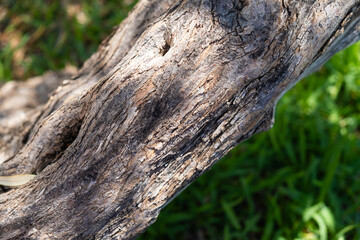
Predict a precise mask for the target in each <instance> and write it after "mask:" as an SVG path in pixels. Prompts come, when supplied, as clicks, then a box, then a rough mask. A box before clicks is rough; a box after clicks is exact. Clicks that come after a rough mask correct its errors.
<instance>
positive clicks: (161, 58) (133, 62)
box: [0, 0, 360, 239]
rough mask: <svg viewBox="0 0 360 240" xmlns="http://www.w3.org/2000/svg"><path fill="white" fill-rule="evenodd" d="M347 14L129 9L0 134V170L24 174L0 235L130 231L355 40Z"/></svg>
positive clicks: (5, 202)
mask: <svg viewBox="0 0 360 240" xmlns="http://www.w3.org/2000/svg"><path fill="white" fill-rule="evenodd" d="M359 14H360V2H359V1H356V0H337V1H333V0H313V1H298V0H287V1H286V0H282V1H280V0H276V1H269V0H254V1H239V0H221V1H220V0H203V1H200V0H188V1H185V0H183V1H176V2H174V3H172V1H169V0H167V1H166V0H156V1H155V0H144V1H140V2H139V4H138V5H137V6H136V8H135V9H134V10H133V11H132V13H131V14H130V16H129V17H128V19H127V20H125V21H124V22H123V23H122V24H121V25H120V27H118V28H117V29H115V31H114V33H113V34H112V35H111V36H110V37H109V38H108V39H107V40H105V41H104V42H103V43H102V45H101V46H100V48H99V50H98V52H97V53H96V54H94V56H92V57H91V58H90V59H89V60H88V61H87V62H86V63H85V64H84V67H83V68H82V69H81V70H79V72H78V73H77V74H75V75H74V77H73V78H72V79H70V80H68V81H66V82H65V83H63V84H62V85H61V86H60V87H59V88H57V89H56V91H55V92H54V93H53V94H52V96H51V97H50V99H49V101H48V102H47V103H46V104H45V105H44V106H43V107H42V108H41V110H39V109H34V112H33V113H32V116H35V117H32V118H30V120H29V123H26V124H24V127H23V128H21V127H19V131H18V133H16V134H20V136H21V139H22V140H21V141H18V142H17V144H13V145H12V143H11V141H10V142H9V141H7V140H3V139H6V138H9V137H11V136H12V137H13V136H15V133H13V132H11V133H8V132H6V131H4V132H3V130H1V131H0V134H1V135H0V136H1V141H2V142H0V144H1V145H0V146H1V149H4V150H3V151H6V153H7V155H6V159H5V161H4V162H3V163H2V164H1V165H0V175H14V174H25V173H36V174H37V177H36V178H34V179H33V180H32V181H30V182H29V183H28V184H26V185H24V186H22V187H20V188H17V189H12V190H10V191H8V190H7V189H4V190H3V193H1V194H0V213H1V214H0V238H1V239H25V238H34V239H132V238H134V237H136V236H137V235H138V234H140V233H141V232H142V231H144V230H145V229H146V227H148V226H149V225H150V224H151V223H152V222H154V221H155V219H156V217H157V216H158V214H159V211H160V210H161V209H162V208H163V207H164V206H165V205H166V204H167V203H168V202H169V201H170V200H171V199H172V198H173V197H175V196H176V195H177V194H178V193H179V192H180V191H181V190H183V189H184V188H185V187H186V186H187V185H188V184H190V183H191V182H192V181H193V180H194V179H195V178H196V177H198V176H199V175H201V174H202V173H203V172H204V171H206V170H208V169H209V168H210V167H211V166H212V165H213V164H214V163H215V162H216V161H217V160H218V159H220V158H221V157H222V156H223V155H224V154H225V153H226V152H227V151H229V150H230V149H231V148H232V147H234V146H235V145H236V144H238V143H239V142H241V141H243V140H245V139H247V138H249V137H251V136H252V135H253V134H255V133H258V132H261V131H264V130H267V129H269V128H270V127H271V126H272V124H273V117H274V116H273V113H274V107H275V106H276V102H277V100H278V99H279V98H280V97H281V96H282V94H284V92H285V91H287V90H288V89H289V88H290V87H291V86H292V85H293V84H295V83H296V82H297V81H298V80H299V79H301V78H302V77H304V76H305V75H307V74H309V73H311V72H313V71H315V70H316V69H317V68H318V67H319V66H321V64H323V63H324V62H325V61H327V59H329V58H330V57H331V56H332V55H333V54H334V53H335V52H337V51H339V50H341V49H342V48H344V47H346V46H347V45H349V44H351V43H353V42H355V41H357V40H358V39H359V38H360V23H359V20H360V17H359ZM4 87H6V85H5V86H3V88H4ZM6 128H7V126H5V125H4V126H1V129H6ZM20 130H21V131H20ZM11 146H12V147H13V149H12V150H8V149H9V148H10V147H11ZM14 152H16V154H15V155H13V154H14ZM12 155H13V156H12ZM9 156H10V157H9Z"/></svg>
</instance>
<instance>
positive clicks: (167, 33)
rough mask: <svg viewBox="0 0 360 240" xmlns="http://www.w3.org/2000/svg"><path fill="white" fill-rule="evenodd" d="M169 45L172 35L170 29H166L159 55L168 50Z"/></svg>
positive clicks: (163, 54)
mask: <svg viewBox="0 0 360 240" xmlns="http://www.w3.org/2000/svg"><path fill="white" fill-rule="evenodd" d="M171 46H172V36H171V33H170V31H168V30H166V31H165V34H164V44H163V46H162V47H161V49H160V54H161V56H165V54H166V53H167V52H169V50H170V48H171Z"/></svg>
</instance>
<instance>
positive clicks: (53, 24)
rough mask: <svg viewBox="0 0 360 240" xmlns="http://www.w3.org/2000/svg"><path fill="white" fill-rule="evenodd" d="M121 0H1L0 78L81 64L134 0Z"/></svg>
mask: <svg viewBox="0 0 360 240" xmlns="http://www.w3.org/2000/svg"><path fill="white" fill-rule="evenodd" d="M125 2H126V1H122V0H120V1H119V0H103V1H97V0H87V1H59V0H31V1H30V0H22V1H14V0H2V1H1V4H0V81H8V80H12V79H26V78H28V77H31V76H35V75H40V74H43V73H44V72H45V71H48V70H58V69H62V68H64V67H65V66H66V65H74V66H81V64H82V63H83V62H84V61H85V60H86V59H88V58H89V57H90V55H91V54H92V53H93V52H95V51H96V49H97V47H98V45H99V44H100V42H101V40H102V39H104V38H105V37H106V36H107V35H109V34H110V33H111V31H112V28H113V27H114V26H115V25H117V24H119V23H120V22H121V20H123V19H124V18H125V17H126V16H127V13H128V11H129V10H130V9H131V8H132V6H133V5H134V3H128V4H126V3H125ZM127 2H134V1H127Z"/></svg>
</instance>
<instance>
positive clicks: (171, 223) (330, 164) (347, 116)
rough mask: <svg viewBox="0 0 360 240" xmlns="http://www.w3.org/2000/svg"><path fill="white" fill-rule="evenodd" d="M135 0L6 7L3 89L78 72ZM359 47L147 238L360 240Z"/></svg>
mask: <svg viewBox="0 0 360 240" xmlns="http://www.w3.org/2000/svg"><path fill="white" fill-rule="evenodd" d="M133 5H134V2H133V1H131V0H130V1H129V0H128V1H126V0H123V1H115V0H102V1H95V0H88V1H70V0H67V1H50V0H34V1H29V0H23V1H10V0H5V1H4V0H3V1H2V2H1V3H0V82H1V81H9V80H11V79H19V80H23V79H26V78H29V77H31V76H35V75H39V74H42V73H44V72H45V71H47V70H58V69H62V68H64V67H65V66H67V65H73V66H77V67H80V66H81V64H82V63H83V62H84V61H85V60H86V59H87V58H88V57H89V56H90V55H91V54H92V53H93V52H94V51H95V50H96V48H97V46H98V45H99V44H100V41H101V40H102V39H103V38H105V37H106V36H107V35H108V34H109V33H110V32H111V30H112V28H113V27H114V26H115V25H117V24H118V23H119V22H120V21H121V20H122V19H124V17H125V16H126V15H127V12H128V11H129V10H130V9H131V8H132V6H133ZM359 124H360V44H356V45H353V46H352V47H350V48H348V49H346V50H345V51H343V52H341V53H339V54H337V55H336V56H334V57H333V58H332V60H331V61H330V62H328V63H327V64H326V65H325V66H324V67H323V68H322V69H321V70H320V71H319V72H317V73H315V74H313V75H312V76H310V77H308V78H306V79H304V80H302V81H301V82H300V83H299V84H297V85H296V86H295V87H294V88H293V89H292V90H290V91H289V92H288V93H287V94H286V95H285V96H284V97H283V98H282V99H281V100H280V102H279V104H278V107H277V110H276V123H275V125H274V128H273V129H271V130H270V131H268V132H266V133H262V134H259V135H256V136H254V137H253V138H251V139H250V140H248V141H246V142H244V143H242V144H240V145H239V146H238V147H237V148H236V149H234V150H233V151H231V152H230V153H229V154H228V155H227V156H226V157H224V158H223V159H222V160H220V161H219V163H217V164H216V165H215V166H214V167H213V168H212V170H211V171H209V172H207V173H206V174H204V175H203V176H201V177H200V178H199V179H198V180H197V181H196V182H194V183H193V184H192V185H191V186H190V187H188V188H187V189H186V190H185V191H184V192H183V193H182V194H181V195H179V196H178V197H177V198H176V199H175V200H174V201H173V202H171V203H170V204H169V205H168V206H167V207H166V208H165V209H164V210H163V211H162V212H161V214H160V216H159V218H158V220H157V221H156V223H155V224H153V225H152V226H151V227H150V228H149V229H148V230H147V231H146V232H145V233H144V234H143V235H142V236H141V237H140V238H139V239H225V240H229V239H256V240H257V239H261V240H272V239H275V240H285V239H309V240H310V239H311V240H313V239H314V240H315V239H320V240H326V239H336V240H343V239H355V240H359V239H360V184H359V182H360V127H359Z"/></svg>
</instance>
